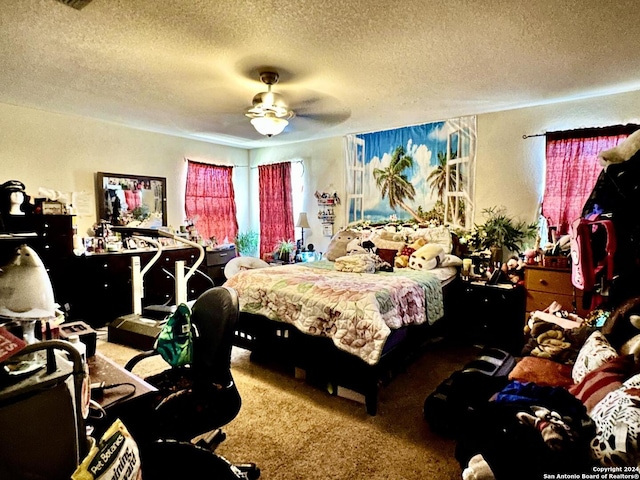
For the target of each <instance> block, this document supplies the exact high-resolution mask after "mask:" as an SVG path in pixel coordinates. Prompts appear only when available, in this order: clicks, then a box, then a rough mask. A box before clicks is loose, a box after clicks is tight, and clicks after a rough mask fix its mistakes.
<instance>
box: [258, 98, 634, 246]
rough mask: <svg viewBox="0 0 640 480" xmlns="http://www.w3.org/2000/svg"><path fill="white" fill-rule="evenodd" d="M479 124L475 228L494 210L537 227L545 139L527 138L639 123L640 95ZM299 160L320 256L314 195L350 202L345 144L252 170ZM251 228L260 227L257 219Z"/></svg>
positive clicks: (484, 118) (284, 151)
mask: <svg viewBox="0 0 640 480" xmlns="http://www.w3.org/2000/svg"><path fill="white" fill-rule="evenodd" d="M477 121H478V137H477V138H478V140H477V142H478V143H477V157H476V158H477V162H476V175H475V178H476V181H475V202H476V209H475V210H476V216H475V218H476V222H477V223H482V210H483V209H484V208H488V207H491V206H504V207H506V209H507V211H508V212H509V213H510V214H511V215H512V216H514V217H516V218H520V219H522V220H525V221H534V220H535V219H537V216H538V211H539V205H540V201H541V199H542V194H543V189H544V175H545V168H544V158H545V137H544V136H541V137H533V138H528V139H523V138H522V136H523V135H529V134H536V133H544V132H551V131H557V130H569V129H575V128H585V127H599V126H606V125H614V124H626V123H640V91H636V92H630V93H623V94H616V95H609V96H602V97H595V98H588V99H580V100H573V101H568V102H563V103H556V104H549V105H542V106H536V107H528V108H522V109H517V110H510V111H502V112H496V113H490V114H482V115H478V117H477ZM297 158H302V159H304V161H305V167H306V172H307V178H308V179H309V182H310V183H309V185H308V188H307V191H306V196H305V203H306V205H305V207H306V208H307V209H308V210H307V211H308V212H309V218H310V220H311V222H312V223H311V222H310V223H311V232H310V233H311V236H310V238H309V232H305V239H306V238H309V240H310V241H311V242H312V243H314V244H315V245H316V248H317V249H318V250H320V251H325V250H326V247H327V245H328V239H327V238H325V237H322V232H321V226H320V223H319V222H318V221H317V219H315V215H316V213H317V208H314V205H315V198H313V193H314V192H315V191H316V190H322V189H326V188H327V186H328V185H333V186H334V187H335V189H336V190H337V191H338V193H339V195H340V196H341V197H342V198H343V199H344V198H345V191H344V188H345V187H344V185H345V168H344V156H343V152H342V138H341V137H339V138H337V137H336V138H329V139H326V140H317V141H313V142H303V143H296V144H292V145H288V146H284V147H274V148H263V149H258V150H253V151H252V152H251V165H252V166H254V165H258V164H260V163H270V162H275V161H285V160H292V159H297ZM254 173H255V172H253V170H252V176H251V178H252V182H253V183H252V185H250V189H251V190H252V191H255V192H257V173H255V175H254ZM254 177H255V178H254ZM252 202H253V203H252V205H253V207H252V210H253V211H254V212H257V205H258V203H257V202H258V200H257V194H254V195H253V196H252ZM336 213H337V214H338V216H337V218H336V227H340V226H342V225H344V224H345V218H346V216H345V211H344V204H343V206H342V208H340V209H336ZM252 224H253V225H258V219H257V218H255V215H254V216H252ZM296 235H299V230H298V231H296Z"/></svg>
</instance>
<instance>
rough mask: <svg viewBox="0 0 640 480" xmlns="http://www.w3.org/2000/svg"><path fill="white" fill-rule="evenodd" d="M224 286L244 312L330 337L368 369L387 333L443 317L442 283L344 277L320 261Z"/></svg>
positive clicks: (249, 273) (419, 276)
mask: <svg viewBox="0 0 640 480" xmlns="http://www.w3.org/2000/svg"><path fill="white" fill-rule="evenodd" d="M225 285H226V286H228V287H231V288H233V289H235V290H236V291H237V292H238V297H239V300H240V310H241V311H242V312H248V313H254V314H259V315H264V316H265V317H267V318H270V319H272V320H278V321H281V322H286V323H289V324H292V325H294V326H295V327H296V328H298V329H299V330H300V331H302V332H304V333H308V334H311V335H322V336H327V337H330V338H331V339H332V340H333V343H334V344H335V345H336V346H337V347H338V348H340V349H342V350H345V351H347V352H349V353H351V354H353V355H356V356H358V357H360V358H362V359H363V360H364V361H365V362H367V363H369V364H371V365H373V364H375V363H377V362H378V360H379V359H380V355H381V353H382V348H383V346H384V343H385V341H386V340H387V337H388V336H389V334H390V332H391V329H395V328H399V327H401V326H403V325H409V324H422V323H425V322H429V323H430V324H432V323H434V322H436V321H437V320H439V319H440V318H441V317H442V316H443V315H444V309H443V303H442V287H441V284H440V280H438V278H437V277H436V276H435V275H434V274H433V273H431V272H426V271H416V270H410V269H403V270H402V271H396V272H394V273H391V272H377V273H375V274H371V273H348V272H338V271H335V270H333V263H332V262H325V261H322V262H314V263H308V264H297V265H283V266H278V267H268V268H259V269H253V270H245V271H241V272H239V273H237V274H236V275H234V276H233V277H231V278H230V279H229V280H227V282H226V283H225Z"/></svg>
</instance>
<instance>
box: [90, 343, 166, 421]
mask: <svg viewBox="0 0 640 480" xmlns="http://www.w3.org/2000/svg"><path fill="white" fill-rule="evenodd" d="M87 363H88V364H89V376H90V377H91V383H96V382H104V384H105V385H114V384H118V383H124V384H132V385H134V386H135V391H134V393H133V395H131V396H130V397H128V398H127V399H126V400H124V401H122V402H119V400H120V399H121V398H122V397H124V396H126V395H127V394H128V393H129V392H131V388H132V387H129V386H128V385H123V386H122V387H118V388H113V389H108V390H105V391H104V395H103V397H102V399H100V400H99V401H98V403H100V405H101V406H102V407H103V408H105V409H106V410H108V409H109V408H110V407H112V406H115V405H116V403H117V404H118V405H119V406H122V405H124V404H126V403H129V404H131V402H134V403H136V402H139V401H140V400H141V399H142V398H144V397H148V396H149V394H150V393H152V392H156V391H158V389H157V388H156V387H154V386H153V385H150V384H149V383H147V382H145V381H144V380H143V379H141V378H140V377H138V376H136V375H134V374H133V373H131V372H129V371H128V370H125V369H124V368H123V367H121V366H120V365H118V364H117V363H115V362H114V361H113V360H111V359H110V358H108V357H105V356H104V355H102V354H101V353H100V352H96V354H95V355H94V356H93V357H90V358H89V359H88V361H87Z"/></svg>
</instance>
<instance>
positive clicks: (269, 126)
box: [251, 113, 289, 137]
mask: <svg viewBox="0 0 640 480" xmlns="http://www.w3.org/2000/svg"><path fill="white" fill-rule="evenodd" d="M251 125H253V127H254V128H255V129H256V130H257V131H258V133H260V134H262V135H266V136H267V137H271V136H273V135H278V134H280V133H282V131H283V130H284V128H285V127H286V126H287V125H289V122H288V121H287V120H285V119H284V118H278V117H276V116H275V115H273V114H269V113H268V114H267V115H265V116H264V117H257V118H252V119H251Z"/></svg>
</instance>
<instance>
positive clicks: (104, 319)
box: [71, 247, 212, 327]
mask: <svg viewBox="0 0 640 480" xmlns="http://www.w3.org/2000/svg"><path fill="white" fill-rule="evenodd" d="M155 253H156V250H155V249H148V250H125V251H121V252H113V253H92V254H86V255H82V256H80V257H75V259H74V262H73V267H72V269H73V272H74V276H75V282H74V283H75V299H74V302H73V304H72V308H71V317H72V318H73V319H79V320H84V321H85V322H86V323H88V324H90V325H91V326H93V327H102V326H104V325H105V324H107V323H109V322H111V321H112V320H115V319H116V318H117V317H119V316H122V315H126V314H129V313H132V311H133V294H132V286H131V260H132V257H134V256H137V257H140V265H141V267H142V268H144V266H145V265H146V264H147V263H148V262H149V261H150V260H151V258H152V257H153V256H154V255H155ZM197 258H198V250H197V249H196V248H193V247H165V248H164V249H163V250H162V255H161V256H160V258H159V259H158V261H157V262H156V263H155V264H154V265H153V266H152V267H151V268H150V269H149V271H148V272H147V273H146V274H145V276H144V284H143V285H144V298H143V299H142V306H143V307H145V306H148V305H163V304H172V303H175V299H174V294H175V281H174V279H173V276H174V274H175V263H176V262H177V261H178V260H182V261H184V263H185V266H186V267H190V266H191V265H193V264H194V262H195V261H196V260H197ZM199 270H200V271H201V272H202V273H204V274H205V275H199V274H198V273H196V274H194V275H193V276H192V277H191V278H190V279H189V281H188V284H187V299H188V300H195V299H196V298H198V296H200V294H201V293H203V292H204V291H206V290H207V289H209V288H211V286H212V284H211V281H210V280H209V278H208V277H207V276H206V273H207V272H206V267H205V264H204V262H203V263H202V264H201V265H200V267H199Z"/></svg>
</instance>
